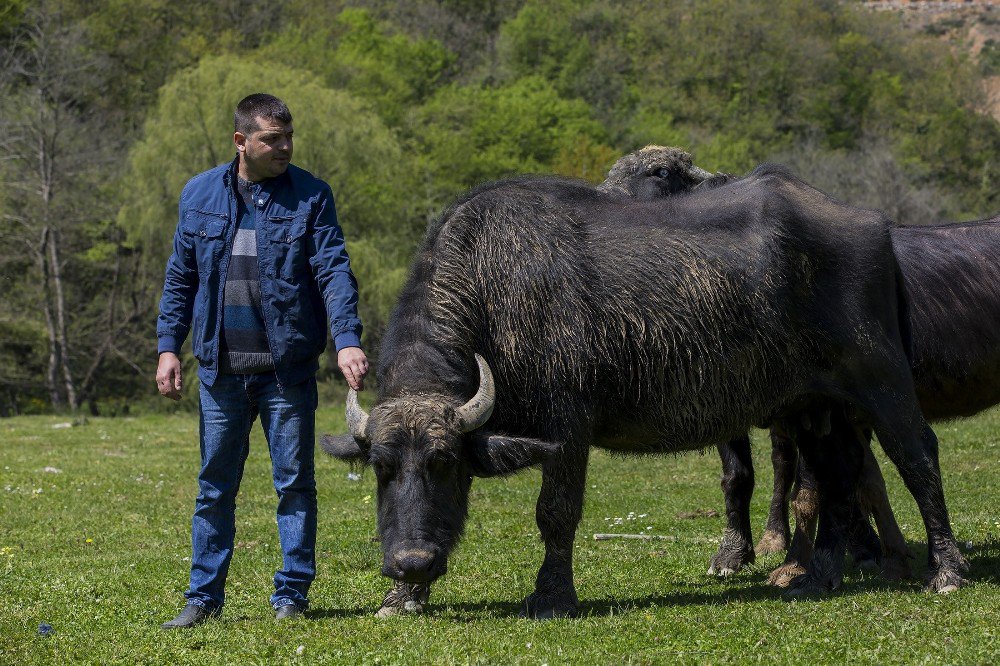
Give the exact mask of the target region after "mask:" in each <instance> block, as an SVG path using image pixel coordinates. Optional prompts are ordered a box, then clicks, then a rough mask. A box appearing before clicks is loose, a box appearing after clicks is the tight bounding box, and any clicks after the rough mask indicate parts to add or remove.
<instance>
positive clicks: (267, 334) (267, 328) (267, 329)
mask: <svg viewBox="0 0 1000 666" xmlns="http://www.w3.org/2000/svg"><path fill="white" fill-rule="evenodd" d="M252 203H253V211H251V215H253V217H254V220H253V221H254V224H253V234H254V239H255V240H256V242H257V284H258V285H259V287H260V290H261V297H260V314H261V317H262V318H263V319H264V338H265V339H267V348H268V349H269V350H270V352H271V362H272V363H274V381H275V382H277V384H278V393H284V392H285V387H284V386H282V384H281V375H279V374H278V358H277V356H276V355H275V353H274V345H273V344H272V343H271V319H270V318H269V317H268V316H267V313H266V312H265V311H264V309H265V306H264V294H263V291H264V289H263V287H264V281H263V279H262V277H263V276H262V275H261V272H260V260H261V258H262V257H263V255H262V254H261V245H262V243H261V240H260V219H259V218H258V217H257V209H258V205H257V200H256V199H253V200H252Z"/></svg>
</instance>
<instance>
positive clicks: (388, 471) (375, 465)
mask: <svg viewBox="0 0 1000 666" xmlns="http://www.w3.org/2000/svg"><path fill="white" fill-rule="evenodd" d="M369 462H370V463H371V466H372V470H373V471H374V472H375V476H376V477H377V478H378V479H379V480H380V481H387V480H389V479H391V478H392V477H393V475H394V474H395V473H396V464H395V460H393V458H392V457H391V456H382V455H377V454H375V452H374V451H373V452H372V455H371V457H370V460H369Z"/></svg>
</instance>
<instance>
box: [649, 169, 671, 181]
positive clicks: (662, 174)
mask: <svg viewBox="0 0 1000 666" xmlns="http://www.w3.org/2000/svg"><path fill="white" fill-rule="evenodd" d="M653 175H654V176H656V177H657V178H666V177H667V176H669V175H670V169H668V168H667V167H660V168H659V169H657V170H656V171H654V172H653Z"/></svg>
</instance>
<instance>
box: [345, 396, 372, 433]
mask: <svg viewBox="0 0 1000 666" xmlns="http://www.w3.org/2000/svg"><path fill="white" fill-rule="evenodd" d="M347 427H348V428H349V429H350V432H351V434H352V435H353V436H354V439H356V440H359V441H362V442H363V441H364V440H365V428H367V427H368V412H366V411H365V410H363V409H361V404H360V403H358V392H357V391H355V390H354V389H350V390H349V391H348V392H347Z"/></svg>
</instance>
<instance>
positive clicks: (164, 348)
mask: <svg viewBox="0 0 1000 666" xmlns="http://www.w3.org/2000/svg"><path fill="white" fill-rule="evenodd" d="M180 350H181V346H180V345H179V344H177V338H175V337H174V336H172V335H161V336H160V338H159V340H158V342H157V343H156V353H157V355H159V354H162V353H163V352H173V353H174V354H177V353H179V352H180Z"/></svg>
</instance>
